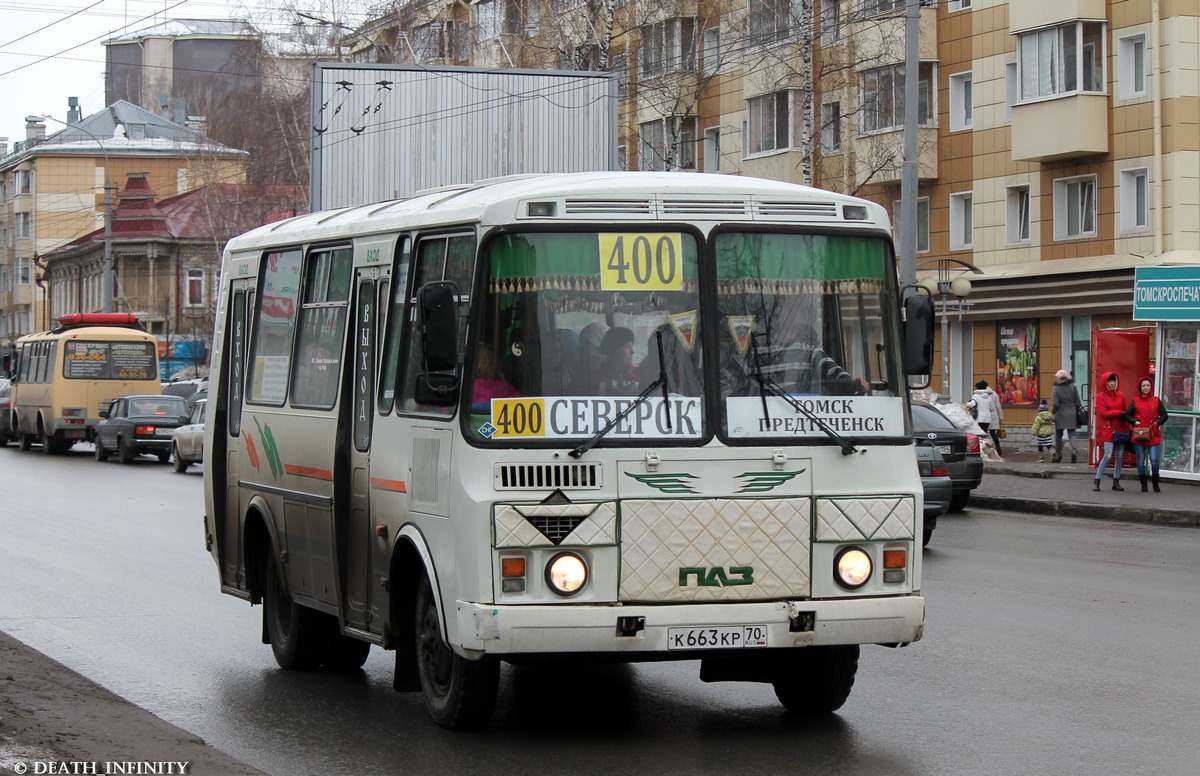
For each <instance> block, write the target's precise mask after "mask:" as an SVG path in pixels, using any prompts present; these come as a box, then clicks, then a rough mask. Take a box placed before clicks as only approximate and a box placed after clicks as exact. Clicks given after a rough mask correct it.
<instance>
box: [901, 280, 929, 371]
mask: <svg viewBox="0 0 1200 776" xmlns="http://www.w3.org/2000/svg"><path fill="white" fill-rule="evenodd" d="M903 312H904V324H903V332H902V334H903V337H904V373H905V374H908V375H928V374H931V373H932V372H933V315H934V313H933V298H932V297H930V296H929V295H927V294H923V293H916V294H913V295H911V296H907V297H905V298H904V306H903Z"/></svg>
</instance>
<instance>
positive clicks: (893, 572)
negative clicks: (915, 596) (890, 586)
mask: <svg viewBox="0 0 1200 776" xmlns="http://www.w3.org/2000/svg"><path fill="white" fill-rule="evenodd" d="M904 576H905V573H904V569H884V571H883V581H884V582H903V581H904Z"/></svg>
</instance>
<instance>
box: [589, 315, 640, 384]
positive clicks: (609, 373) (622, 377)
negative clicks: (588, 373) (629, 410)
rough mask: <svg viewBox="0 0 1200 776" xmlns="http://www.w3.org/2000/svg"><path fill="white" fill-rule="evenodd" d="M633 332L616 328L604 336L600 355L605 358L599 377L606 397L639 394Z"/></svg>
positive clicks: (619, 327) (622, 327)
mask: <svg viewBox="0 0 1200 776" xmlns="http://www.w3.org/2000/svg"><path fill="white" fill-rule="evenodd" d="M633 341H634V336H633V331H631V330H630V329H627V328H625V327H624V326H615V327H613V328H611V329H609V330H608V331H607V332H605V334H604V339H603V340H601V341H600V350H599V353H600V355H601V356H604V361H603V362H601V364H600V368H599V369H598V370H597V376H598V377H599V378H600V392H601V393H602V394H604V395H605V396H636V395H637V394H638V393H639V387H638V370H637V366H635V365H634V363H633V350H634V348H633Z"/></svg>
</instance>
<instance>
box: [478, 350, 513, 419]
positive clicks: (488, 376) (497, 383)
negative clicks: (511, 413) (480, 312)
mask: <svg viewBox="0 0 1200 776" xmlns="http://www.w3.org/2000/svg"><path fill="white" fill-rule="evenodd" d="M520 395H521V393H520V392H519V391H518V390H517V389H516V388H514V387H513V386H512V383H510V382H508V380H505V379H504V376H503V375H501V374H500V370H499V368H498V367H497V363H496V355H495V354H494V353H492V349H491V348H489V347H488V346H487V345H482V344H481V345H479V346H477V347H476V348H475V380H474V382H473V384H472V388H471V404H472V405H473V406H472V410H473V411H476V412H487V403H488V402H490V401H491V400H492V399H511V398H513V397H515V396H520ZM474 405H480V406H479V407H476V406H474Z"/></svg>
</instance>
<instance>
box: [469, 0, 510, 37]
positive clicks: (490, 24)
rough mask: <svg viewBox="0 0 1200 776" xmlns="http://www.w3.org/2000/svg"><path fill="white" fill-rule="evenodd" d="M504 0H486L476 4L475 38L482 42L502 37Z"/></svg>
mask: <svg viewBox="0 0 1200 776" xmlns="http://www.w3.org/2000/svg"><path fill="white" fill-rule="evenodd" d="M502 2H503V0H484V2H482V3H477V4H476V5H475V40H476V42H481V41H485V40H491V39H492V38H498V37H500V24H501V21H502V19H503V14H502V13H501V9H500V4H501V3H502Z"/></svg>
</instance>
